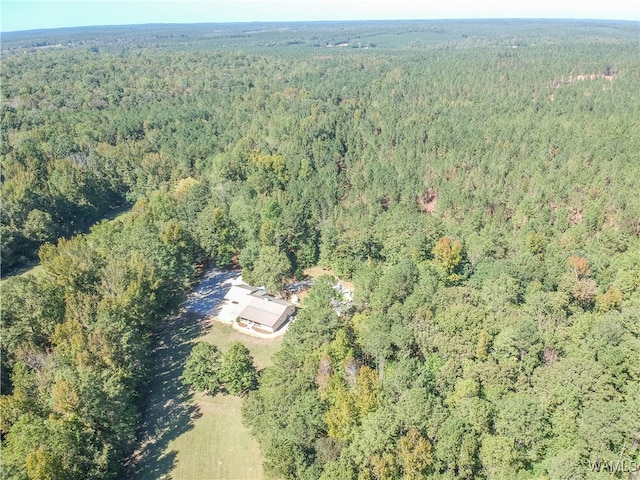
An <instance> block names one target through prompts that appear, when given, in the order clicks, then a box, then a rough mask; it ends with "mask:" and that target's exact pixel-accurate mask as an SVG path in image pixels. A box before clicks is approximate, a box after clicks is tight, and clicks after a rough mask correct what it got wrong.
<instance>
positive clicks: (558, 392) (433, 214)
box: [0, 20, 640, 480]
mask: <svg viewBox="0 0 640 480" xmlns="http://www.w3.org/2000/svg"><path fill="white" fill-rule="evenodd" d="M639 34H640V25H638V24H637V23H636V22H614V21H606V22H605V21H601V22H598V21H542V20H539V21H534V20H528V21H525V20H509V21H507V20H500V21H488V20H486V21H403V22H400V21H394V22H349V23H347V22H331V23H324V22H316V23H291V24H287V23H284V24H275V23H274V24H232V25H213V24H211V25H207V24H202V25H192V26H186V25H147V26H139V27H137V26H135V27H133V26H132V27H100V28H97V27H96V28H78V29H69V30H47V31H37V32H36V31H34V32H17V33H3V34H2V45H1V48H2V59H1V69H0V89H1V96H0V122H1V130H0V135H1V138H0V155H1V167H2V171H1V181H2V185H1V196H2V202H1V205H0V209H1V225H0V228H1V230H0V235H1V248H2V250H1V260H2V265H1V267H2V277H3V280H2V285H1V289H2V290H1V291H2V298H1V300H2V314H1V317H0V319H1V329H2V330H1V335H0V349H1V362H2V364H1V369H2V376H1V393H2V395H1V396H0V439H1V448H2V451H1V456H2V471H1V473H0V476H1V477H2V478H7V479H117V478H123V475H125V473H126V470H127V462H128V459H129V458H130V455H131V453H132V451H133V450H134V448H135V446H136V441H137V438H136V429H137V427H138V425H139V422H140V412H141V409H142V408H143V405H144V401H145V395H144V392H145V389H146V386H147V385H148V383H149V381H150V378H149V375H150V373H149V372H150V361H151V357H150V353H151V348H152V344H153V338H154V332H155V331H156V329H157V328H158V325H159V324H160V323H161V322H162V321H163V319H164V318H166V317H167V316H168V315H169V314H170V313H171V312H175V311H176V310H177V309H178V308H179V305H180V303H181V302H182V301H183V300H184V298H185V296H186V294H187V293H188V291H189V290H190V288H191V287H192V286H193V284H194V282H196V281H197V278H198V275H199V274H200V273H201V272H202V271H203V269H204V268H206V267H210V266H215V267H218V268H231V267H234V268H238V267H241V268H242V272H243V277H244V279H245V280H246V281H247V282H251V283H255V284H262V285H266V286H267V287H268V289H269V290H270V291H271V292H272V293H277V292H278V291H279V290H280V289H281V288H282V287H283V285H284V284H285V282H286V281H287V280H288V279H292V278H301V277H302V276H303V271H304V269H305V268H307V267H310V266H313V265H318V264H319V265H321V266H322V267H325V268H329V269H331V270H332V272H333V273H334V275H336V276H337V277H339V278H341V279H344V280H349V281H351V282H353V284H354V285H355V298H354V304H353V307H352V308H351V309H350V310H349V311H347V312H339V313H338V312H336V311H335V309H334V308H333V306H332V305H333V304H332V301H333V300H334V298H335V296H336V292H335V290H333V289H332V288H331V285H332V282H331V281H328V280H327V281H324V280H322V281H319V282H317V283H316V285H315V286H314V287H313V288H312V289H311V291H310V292H309V295H308V296H307V298H306V299H305V302H304V308H302V309H301V311H300V312H299V314H298V318H297V320H296V321H295V323H293V324H292V325H291V327H290V328H289V330H288V331H287V333H286V334H285V337H284V340H283V344H282V347H281V349H280V350H279V352H278V353H277V354H276V356H275V357H274V364H273V366H271V367H268V368H266V369H264V370H262V371H260V372H258V376H257V379H256V381H255V382H253V380H252V382H253V387H252V388H253V390H252V391H251V392H249V393H248V394H246V395H245V397H244V400H243V416H244V420H245V422H246V424H247V425H248V426H249V427H250V428H251V431H252V433H253V435H254V436H255V437H256V438H257V439H258V441H259V443H260V447H261V450H262V456H263V458H264V469H265V473H266V475H267V476H268V477H269V478H282V479H323V480H329V479H335V480H349V479H352V480H373V479H375V480H381V479H401V478H402V479H419V478H431V479H454V478H479V479H514V478H518V479H529V478H530V479H534V478H535V479H597V478H635V476H637V475H638V472H639V471H640V414H639V412H640V195H639V192H640V161H639V160H640V157H639V153H638V152H640V116H639V115H638V112H639V111H640V57H639V55H638V36H639ZM122 210H126V213H123V214H121V215H118V216H117V217H116V218H115V219H113V220H108V219H110V218H112V217H113V212H115V211H118V212H119V211H122ZM36 261H39V264H40V267H39V268H38V270H37V271H33V272H28V273H26V274H20V272H21V271H22V270H24V269H25V268H26V267H27V266H29V265H32V264H33V263H34V262H36ZM634 475H635V476H634Z"/></svg>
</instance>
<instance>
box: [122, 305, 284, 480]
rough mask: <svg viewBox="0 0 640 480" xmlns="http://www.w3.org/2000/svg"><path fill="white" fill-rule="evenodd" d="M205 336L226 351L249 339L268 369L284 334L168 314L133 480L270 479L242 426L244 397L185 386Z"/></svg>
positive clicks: (261, 365) (248, 343)
mask: <svg viewBox="0 0 640 480" xmlns="http://www.w3.org/2000/svg"><path fill="white" fill-rule="evenodd" d="M197 341H207V342H210V343H212V344H214V345H216V346H218V347H219V348H220V350H221V351H223V352H224V351H226V350H227V349H228V348H229V346H230V345H231V343H233V342H242V343H243V344H244V345H246V346H247V348H248V349H249V350H250V351H251V354H252V355H253V357H254V360H255V364H256V366H257V367H258V368H264V367H266V366H268V365H270V363H271V356H272V355H273V354H274V353H275V352H276V351H277V350H278V348H279V347H280V343H281V341H282V340H281V338H278V339H273V340H265V339H261V338H254V337H250V336H247V335H243V334H241V333H239V332H237V331H235V330H233V328H232V327H231V326H229V325H224V324H221V323H220V322H216V321H212V320H210V319H209V318H206V317H203V316H200V315H196V314H194V313H192V312H183V313H181V314H180V315H178V316H177V317H175V318H174V319H171V320H168V321H167V322H166V323H165V328H164V329H163V330H162V332H161V333H160V335H159V336H158V345H157V348H156V352H155V365H154V370H155V371H154V375H153V382H152V384H151V386H150V387H151V388H150V392H149V397H148V399H147V410H146V413H145V419H144V425H143V432H142V436H141V438H143V439H144V441H143V444H142V445H141V447H140V449H139V451H138V452H136V455H135V457H134V459H133V465H132V467H131V475H130V478H132V479H136V480H138V479H142V480H158V479H167V480H168V479H172V480H205V479H261V478H263V472H262V457H261V455H260V449H259V446H258V443H257V442H256V441H255V439H254V438H253V437H252V436H251V435H250V434H249V431H248V430H247V429H246V428H245V427H244V426H243V425H242V415H241V410H240V408H241V405H242V399H241V398H238V397H234V396H231V395H216V396H215V397H210V396H204V395H200V394H197V395H193V394H192V393H191V392H189V389H188V388H187V387H186V386H184V385H183V384H182V381H181V379H180V375H181V374H182V368H183V365H184V361H185V359H186V357H187V356H188V354H189V352H190V350H191V347H192V345H193V343H195V342H197Z"/></svg>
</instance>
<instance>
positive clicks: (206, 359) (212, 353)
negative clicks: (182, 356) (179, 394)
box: [182, 342, 222, 394]
mask: <svg viewBox="0 0 640 480" xmlns="http://www.w3.org/2000/svg"><path fill="white" fill-rule="evenodd" d="M182 375H183V378H184V380H185V382H186V383H188V384H189V385H191V386H193V387H194V388H195V389H196V390H198V391H200V392H205V393H211V394H215V393H216V392H217V391H218V389H219V388H220V386H221V385H222V381H221V362H220V351H219V350H218V347H216V346H215V345H211V344H210V343H206V342H198V343H196V344H195V346H194V347H193V348H192V349H191V353H190V354H189V357H188V358H187V361H186V362H185V365H184V372H183V374H182Z"/></svg>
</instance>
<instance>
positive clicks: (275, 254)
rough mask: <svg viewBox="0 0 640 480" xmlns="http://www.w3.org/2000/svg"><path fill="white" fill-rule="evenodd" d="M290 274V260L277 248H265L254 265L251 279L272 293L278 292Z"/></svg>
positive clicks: (261, 250)
mask: <svg viewBox="0 0 640 480" xmlns="http://www.w3.org/2000/svg"><path fill="white" fill-rule="evenodd" d="M290 273H291V262H290V261H289V258H288V257H287V256H286V255H285V254H284V253H283V252H280V251H279V250H278V249H277V248H276V247H271V246H264V247H262V248H261V249H260V254H259V256H258V259H257V260H256V262H255V264H254V265H253V271H252V272H251V279H252V280H253V282H254V283H255V284H258V285H264V286H265V287H267V290H269V291H270V292H278V291H280V290H281V289H282V287H283V285H284V283H285V281H286V279H287V277H288V276H289V274H290Z"/></svg>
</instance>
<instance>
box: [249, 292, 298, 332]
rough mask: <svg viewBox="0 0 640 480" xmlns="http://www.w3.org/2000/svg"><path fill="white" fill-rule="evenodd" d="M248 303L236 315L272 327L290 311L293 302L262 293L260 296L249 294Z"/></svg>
mask: <svg viewBox="0 0 640 480" xmlns="http://www.w3.org/2000/svg"><path fill="white" fill-rule="evenodd" d="M251 297H252V298H250V300H249V303H248V304H247V306H246V307H244V309H242V311H241V312H240V314H239V315H238V316H239V317H240V318H244V319H245V320H250V321H252V322H256V323H261V324H262V325H266V326H268V327H273V326H274V325H275V324H276V323H278V321H279V320H280V319H281V318H282V316H283V315H287V314H288V313H287V312H288V311H291V307H293V306H294V305H293V303H290V302H287V301H285V300H279V299H277V298H274V297H271V296H268V295H263V296H262V297H261V298H258V297H254V296H253V295H251Z"/></svg>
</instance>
